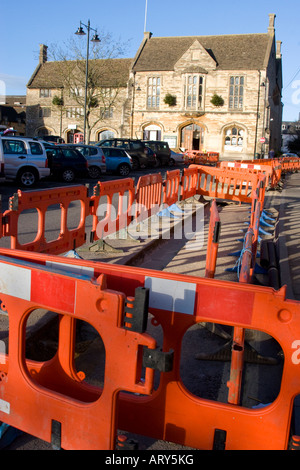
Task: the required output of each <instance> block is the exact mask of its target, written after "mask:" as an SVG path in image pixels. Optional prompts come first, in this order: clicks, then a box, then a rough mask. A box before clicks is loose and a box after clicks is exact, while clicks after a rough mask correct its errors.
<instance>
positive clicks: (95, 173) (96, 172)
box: [89, 166, 101, 179]
mask: <svg viewBox="0 0 300 470" xmlns="http://www.w3.org/2000/svg"><path fill="white" fill-rule="evenodd" d="M89 175H90V178H93V179H98V178H100V176H101V170H100V169H99V168H98V167H97V166H91V167H90V168H89Z"/></svg>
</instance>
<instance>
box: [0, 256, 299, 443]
mask: <svg viewBox="0 0 300 470" xmlns="http://www.w3.org/2000/svg"><path fill="white" fill-rule="evenodd" d="M0 255H1V266H2V267H3V266H4V265H6V266H10V269H15V270H16V272H18V274H16V275H18V276H21V275H22V276H25V274H26V273H27V276H30V279H31V284H27V285H30V289H29V291H28V292H27V293H26V292H25V291H24V290H23V293H22V295H21V293H20V292H18V293H15V291H14V290H12V291H10V285H8V286H6V288H5V289H3V287H2V293H1V296H2V298H1V300H2V301H3V302H5V308H6V311H7V313H8V317H9V320H10V323H9V334H10V349H9V354H8V357H7V358H6V359H7V362H6V363H5V364H2V366H1V369H2V374H1V376H2V380H1V382H0V390H1V399H2V401H1V411H0V419H1V420H2V421H4V422H7V423H9V424H10V423H11V424H12V425H14V426H19V427H20V428H21V429H22V428H23V429H24V430H25V431H28V432H30V433H32V434H33V435H36V436H38V437H41V438H43V439H45V440H46V441H50V439H51V423H52V429H53V424H57V423H62V425H61V428H60V441H61V446H62V448H81V447H82V446H84V448H95V447H96V446H97V445H99V444H101V446H102V447H101V448H102V449H111V448H112V446H113V442H112V441H113V438H112V436H113V435H114V427H115V426H118V429H122V430H124V431H128V432H133V433H136V434H141V435H146V436H149V437H152V438H155V439H163V440H166V441H171V442H175V443H178V444H181V445H186V446H190V447H192V448H196V449H208V450H209V449H213V448H220V446H221V447H222V448H224V449H226V450H230V449H231V450H233V449H243V450H247V449H257V450H259V449H268V450H272V449H287V448H288V445H289V439H290V425H291V419H292V409H293V401H294V398H295V397H296V396H297V395H299V394H300V374H299V367H300V360H299V338H300V321H299V318H300V304H299V302H297V301H292V300H286V298H285V287H283V288H281V289H280V290H279V291H275V290H273V289H272V288H269V287H262V286H256V285H252V284H247V283H244V282H239V283H233V282H227V281H220V280H216V279H207V278H198V277H194V276H187V275H178V274H173V273H168V272H161V271H155V270H148V269H141V268H134V267H128V266H122V272H120V267H119V266H116V265H109V264H107V263H100V262H99V263H98V262H91V261H84V260H75V259H72V260H71V259H67V258H64V257H58V256H48V255H43V254H39V253H28V252H25V251H17V250H9V249H7V250H4V249H3V250H0ZM51 271H53V272H52V274H51ZM76 273H77V274H76ZM79 273H80V274H79ZM51 277H52V278H53V279H52V280H51ZM86 277H88V279H86ZM97 280H98V281H97ZM57 284H59V285H60V287H61V286H62V285H63V286H64V292H65V295H66V296H67V298H68V301H67V299H66V297H65V295H64V296H63V298H54V297H55V296H53V298H51V296H49V288H50V291H51V290H52V289H54V288H55V285H56V286H57ZM139 287H140V288H142V289H146V290H149V291H148V292H149V304H148V305H149V306H148V309H147V308H140V309H134V310H135V311H134V315H132V316H131V317H132V318H131V320H132V325H133V324H135V325H138V327H136V328H137V330H138V333H136V332H134V331H132V330H133V329H134V328H135V327H134V328H132V329H130V328H129V330H125V329H124V327H123V326H122V321H121V317H122V316H123V307H122V306H123V302H124V299H125V298H130V297H134V296H135V293H136V289H137V288H139ZM29 292H30V294H29ZM45 292H46V293H47V296H46V297H47V298H46V299H45V298H44V297H45ZM74 292H76V301H74ZM49 297H50V300H49ZM37 307H46V308H50V309H52V310H53V309H55V310H56V311H58V312H60V314H61V315H62V322H61V328H62V329H63V331H64V333H63V335H62V338H63V342H62V343H61V339H60V347H59V349H58V354H57V356H56V357H55V358H54V360H52V361H51V362H50V363H31V362H30V361H26V360H25V358H24V350H25V348H24V338H23V329H24V322H25V321H26V317H27V316H28V313H29V312H30V311H31V310H33V309H35V308H37ZM147 311H149V312H150V313H151V315H153V321H152V325H153V327H155V328H156V327H160V328H162V331H163V346H162V348H161V350H159V351H158V350H157V349H155V348H156V345H155V341H154V340H153V339H151V337H149V336H148V334H147V329H146V328H147V327H146V322H145V319H144V315H147ZM75 318H76V319H77V318H78V319H83V320H85V321H87V322H90V323H92V324H93V326H94V327H95V328H96V329H97V330H98V331H99V333H101V334H102V335H103V336H104V343H105V348H106V355H107V358H106V366H105V379H104V388H103V390H100V389H99V388H97V387H96V388H94V387H92V388H91V387H90V386H88V385H87V384H85V382H84V380H82V377H83V374H82V373H78V372H77V371H74V370H73V369H72V367H71V366H70V364H72V361H71V359H70V358H71V355H72V352H71V351H72V346H71V344H72V332H73V329H72V326H71V324H72V322H73V320H74V319H75ZM125 321H127V320H125ZM200 322H213V323H217V324H222V325H231V326H233V327H235V328H241V329H245V328H247V329H253V330H258V331H262V332H264V333H266V334H268V335H270V336H271V337H273V338H274V339H276V341H277V342H278V343H279V344H280V347H281V348H282V352H283V356H284V364H283V373H282V379H281V387H280V390H279V393H278V396H277V398H276V399H275V401H273V402H272V403H270V404H268V405H266V406H265V407H263V408H245V407H243V406H238V405H233V404H231V403H221V402H216V401H214V400H210V399H207V398H206V399H204V398H199V397H197V396H195V395H194V394H193V393H191V392H190V391H189V390H187V388H186V387H185V386H184V384H183V383H182V381H181V375H180V362H181V346H182V341H183V337H184V335H185V333H186V331H187V330H188V329H189V328H191V327H192V326H194V325H197V324H198V323H200ZM108 337H109V338H108ZM149 349H150V350H151V351H150V354H149ZM138 351H139V354H137V352H138ZM154 356H156V360H153V359H154ZM139 357H143V364H144V367H146V369H147V368H150V369H152V368H153V367H156V368H158V369H159V371H160V382H159V387H158V388H157V389H154V390H151V380H152V376H151V375H150V373H149V375H148V377H147V375H146V382H145V385H142V384H140V383H137V382H138V381H137V378H136V376H137V377H140V374H139V373H137V370H139V369H140V368H139V365H138V362H139ZM121 358H122V360H120V359H121ZM4 359H5V358H3V357H2V362H5V361H4ZM124 360H125V362H126V367H124V363H125V362H124ZM199 368H201V365H199ZM53 371H55V372H53ZM83 372H84V371H83ZM52 374H55V375H52ZM106 378H107V381H106V382H105V380H106ZM106 386H107V388H105V387H106ZM121 390H127V391H131V392H137V393H140V395H136V394H128V393H123V392H122V391H121ZM66 392H68V393H66ZM117 392H119V393H117ZM25 403H26V405H27V406H24V404H25ZM41 407H42V409H43V413H41ZM204 423H205V424H204ZM42 424H43V426H42ZM71 428H72V432H71ZM83 436H84V438H83ZM217 442H218V445H217V444H216V443H217Z"/></svg>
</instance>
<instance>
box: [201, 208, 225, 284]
mask: <svg viewBox="0 0 300 470" xmlns="http://www.w3.org/2000/svg"><path fill="white" fill-rule="evenodd" d="M220 230H221V221H220V215H219V211H218V206H217V203H216V201H215V199H213V201H212V203H211V208H210V220H209V230H208V242H207V253H206V266H205V277H208V278H213V277H214V275H215V270H216V263H217V256H218V248H219V237H220Z"/></svg>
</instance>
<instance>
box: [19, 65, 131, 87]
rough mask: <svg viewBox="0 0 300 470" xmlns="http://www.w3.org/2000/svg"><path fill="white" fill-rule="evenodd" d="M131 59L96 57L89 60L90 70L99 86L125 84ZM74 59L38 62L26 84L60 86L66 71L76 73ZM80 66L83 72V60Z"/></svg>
mask: <svg viewBox="0 0 300 470" xmlns="http://www.w3.org/2000/svg"><path fill="white" fill-rule="evenodd" d="M132 60H133V59H98V60H90V61H89V70H90V72H91V73H92V72H95V73H96V75H97V81H98V85H99V86H103V87H114V86H117V87H119V86H126V85H127V82H128V78H129V72H130V68H131V65H132ZM76 65H77V62H76V61H50V62H45V63H43V64H40V65H39V66H38V67H37V69H36V70H35V72H34V73H33V75H32V77H31V79H30V80H29V82H28V84H27V86H28V88H60V87H62V86H63V84H64V82H65V80H66V76H67V74H68V73H74V74H76ZM81 65H82V67H80V69H81V70H83V72H85V62H81Z"/></svg>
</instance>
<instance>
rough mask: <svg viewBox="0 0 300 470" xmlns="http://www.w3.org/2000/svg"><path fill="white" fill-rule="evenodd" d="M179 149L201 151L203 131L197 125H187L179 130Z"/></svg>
mask: <svg viewBox="0 0 300 470" xmlns="http://www.w3.org/2000/svg"><path fill="white" fill-rule="evenodd" d="M180 142H181V145H180V147H183V148H185V149H187V150H202V149H203V145H204V129H203V128H202V127H201V126H198V124H188V125H187V126H185V127H183V128H182V129H181V136H180Z"/></svg>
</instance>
